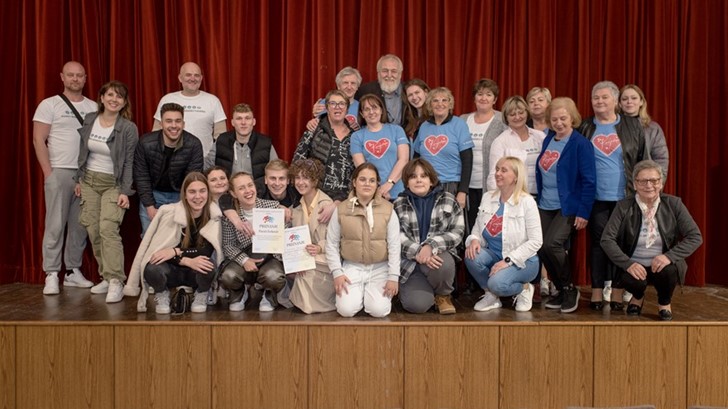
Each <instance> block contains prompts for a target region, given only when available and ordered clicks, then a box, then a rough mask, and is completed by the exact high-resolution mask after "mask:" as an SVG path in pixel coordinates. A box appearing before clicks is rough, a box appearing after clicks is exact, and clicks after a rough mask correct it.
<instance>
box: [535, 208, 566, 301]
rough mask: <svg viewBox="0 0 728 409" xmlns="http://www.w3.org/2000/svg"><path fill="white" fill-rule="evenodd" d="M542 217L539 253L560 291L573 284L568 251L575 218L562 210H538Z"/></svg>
mask: <svg viewBox="0 0 728 409" xmlns="http://www.w3.org/2000/svg"><path fill="white" fill-rule="evenodd" d="M538 214H539V216H541V229H542V231H543V245H542V246H541V250H539V251H538V257H539V259H541V262H543V264H544V266H546V271H548V272H549V277H551V281H553V282H554V285H555V286H556V288H558V289H562V288H564V287H568V286H570V285H571V284H573V279H572V274H571V262H570V261H569V254H568V253H567V251H566V249H567V248H568V246H567V243H568V242H569V238H570V237H571V233H572V232H573V231H574V219H575V217H574V216H564V215H562V214H561V209H557V210H543V209H538Z"/></svg>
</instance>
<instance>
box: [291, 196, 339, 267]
mask: <svg viewBox="0 0 728 409" xmlns="http://www.w3.org/2000/svg"><path fill="white" fill-rule="evenodd" d="M332 202H333V201H332V200H331V198H330V197H329V196H328V195H327V194H326V193H324V192H323V191H322V190H320V189H319V192H318V196H317V197H316V201H315V203H313V213H312V214H311V217H309V219H308V230H309V231H310V233H311V244H318V245H319V246H321V252H320V253H319V254H317V255H316V270H318V271H321V272H324V273H328V272H329V265H328V263H327V262H326V228H327V224H321V223H319V221H318V212H319V210H321V209H322V208H324V207H326V206H328V205H330V204H331V203H332ZM302 206H303V199H301V204H300V205H298V206H297V207H296V208H294V209H293V211H292V216H291V222H292V223H291V224H292V225H293V226H303V224H304V221H303V209H302Z"/></svg>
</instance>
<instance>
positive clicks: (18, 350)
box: [0, 284, 728, 409]
mask: <svg viewBox="0 0 728 409" xmlns="http://www.w3.org/2000/svg"><path fill="white" fill-rule="evenodd" d="M583 290H584V291H583V292H582V296H581V299H580V306H579V309H578V310H577V311H576V312H575V313H572V314H561V313H560V312H556V311H551V310H546V309H545V308H544V307H543V306H542V305H535V306H534V308H533V310H532V311H530V312H526V313H518V312H515V311H514V309H513V308H512V307H510V306H507V307H505V308H502V309H500V310H496V311H490V312H485V313H480V312H474V311H473V310H472V306H473V304H474V302H475V301H476V300H477V298H478V297H477V296H461V297H458V298H457V299H456V307H457V309H458V313H457V314H454V315H449V316H440V315H439V314H437V313H435V312H434V311H432V312H428V313H426V314H420V315H414V314H409V313H406V312H404V311H402V309H401V306H396V307H395V309H394V311H393V313H392V314H390V316H388V317H386V318H383V319H375V318H371V317H368V316H366V315H364V314H361V315H360V316H357V317H354V318H342V317H339V316H338V315H337V314H336V312H331V313H326V314H314V315H306V314H303V313H302V312H300V311H298V310H295V309H290V310H285V309H280V310H277V311H275V312H268V313H259V312H258V311H242V312H236V313H231V312H229V311H228V310H227V308H226V306H223V305H219V306H215V307H213V308H210V309H209V310H208V311H207V312H206V313H202V314H192V313H187V314H183V315H159V316H158V315H156V314H155V313H154V308H153V304H152V301H151V300H150V301H149V307H150V308H148V312H146V313H137V312H136V302H137V299H136V298H126V299H124V300H123V301H122V302H120V303H117V304H108V305H107V304H106V303H105V296H103V295H91V294H90V293H89V291H88V290H84V289H76V288H70V289H62V291H61V294H60V295H57V296H44V295H43V294H42V286H40V285H28V284H9V285H3V286H0V408H17V409H26V408H27V409H36V408H49V407H53V408H56V409H65V408H69V409H71V408H72V409H77V408H88V409H91V408H93V409H106V408H108V409H137V408H154V409H166V408H169V409H178V408H198V409H213V408H214V409H227V408H230V409H242V408H244V409H248V408H249V409H284V408H285V409H289V408H290V409H339V408H347V409H380V408H389V409H395V408H398V409H483V408H487V409H491V408H499V409H523V408H532V409H564V408H566V407H568V406H595V407H611V406H625V405H638V404H652V405H655V406H656V407H657V408H660V409H684V408H687V407H688V406H691V405H706V406H728V388H726V385H728V365H726V363H728V342H726V340H728V289H726V288H722V287H703V288H696V287H684V288H682V289H680V288H678V289H677V291H676V293H675V296H674V298H673V311H674V320H673V321H671V322H663V321H659V319H658V317H657V306H656V304H655V302H656V298H655V292H654V290H652V289H650V290H648V295H647V301H646V304H645V307H644V309H643V315H642V316H639V317H631V316H627V315H626V314H625V313H624V311H622V312H618V313H612V312H610V311H609V310H608V309H605V310H604V311H599V312H596V311H591V310H590V309H589V305H588V304H589V297H590V293H589V291H590V290H589V289H583ZM503 301H506V300H503ZM508 304H510V303H508ZM395 305H396V304H395ZM271 380H275V381H274V382H272V381H271Z"/></svg>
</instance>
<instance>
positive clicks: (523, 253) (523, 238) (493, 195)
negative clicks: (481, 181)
mask: <svg viewBox="0 0 728 409" xmlns="http://www.w3.org/2000/svg"><path fill="white" fill-rule="evenodd" d="M499 207H500V192H499V191H498V190H492V191H490V192H487V193H485V194H484V195H483V199H482V200H481V201H480V207H479V208H478V218H477V219H476V220H475V226H473V231H472V233H471V234H470V236H468V237H467V238H466V239H465V246H469V245H470V243H471V242H472V241H473V240H479V241H480V245H481V247H488V244H487V243H486V241H485V239H483V229H484V228H485V225H486V224H487V223H488V221H489V220H490V219H491V217H493V215H494V214H495V213H496V212H497V211H498V208H499ZM501 237H502V238H503V258H506V257H510V258H511V261H512V262H513V264H515V265H516V266H517V267H518V268H524V267H525V266H526V260H528V259H529V258H531V257H533V256H535V255H536V252H537V251H538V250H539V249H540V248H541V244H543V234H542V232H541V218H540V216H539V214H538V207H537V206H536V201H535V200H534V199H533V197H532V196H531V195H529V194H527V193H524V194H522V195H521V197H520V200H519V201H518V204H515V203H514V200H513V196H511V197H510V199H508V201H507V202H506V203H505V204H504V206H503V232H502V236H501Z"/></svg>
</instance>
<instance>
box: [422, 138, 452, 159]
mask: <svg viewBox="0 0 728 409" xmlns="http://www.w3.org/2000/svg"><path fill="white" fill-rule="evenodd" d="M448 141H449V139H448V138H447V136H446V135H437V136H435V135H430V136H428V137H427V138H425V149H427V151H428V152H430V153H431V154H432V155H437V154H438V153H440V151H441V150H442V148H444V147H445V146H447V143H448Z"/></svg>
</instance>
